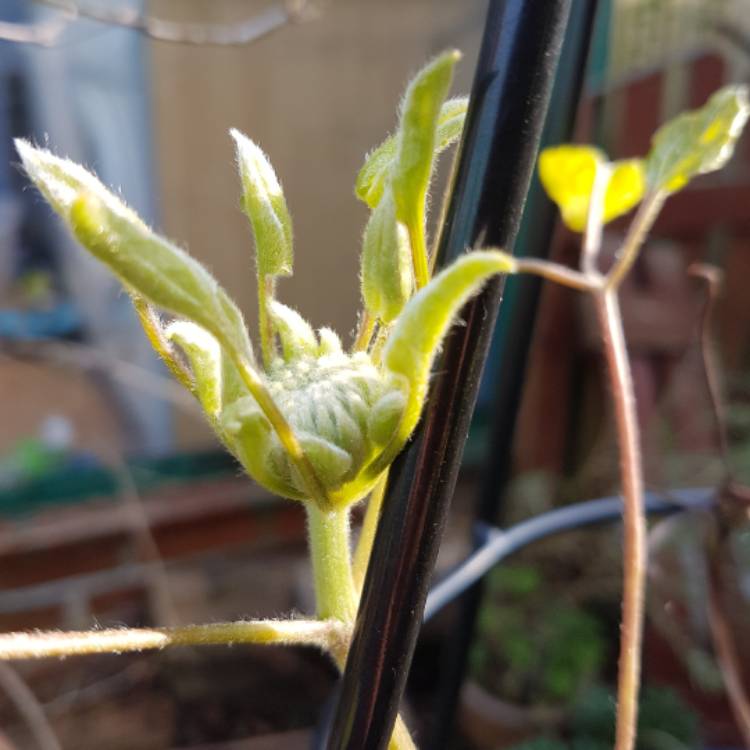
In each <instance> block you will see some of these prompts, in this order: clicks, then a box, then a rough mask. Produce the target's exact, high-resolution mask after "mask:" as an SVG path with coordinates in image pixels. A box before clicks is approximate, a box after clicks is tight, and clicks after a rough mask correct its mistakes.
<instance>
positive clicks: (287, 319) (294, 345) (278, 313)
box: [268, 300, 318, 362]
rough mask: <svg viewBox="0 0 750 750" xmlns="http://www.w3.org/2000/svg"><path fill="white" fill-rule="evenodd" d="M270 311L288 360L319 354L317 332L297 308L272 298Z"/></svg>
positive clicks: (282, 349) (285, 357)
mask: <svg viewBox="0 0 750 750" xmlns="http://www.w3.org/2000/svg"><path fill="white" fill-rule="evenodd" d="M268 312H269V313H270V315H271V320H272V321H273V324H274V327H275V328H276V331H277V332H278V334H279V338H280V339H281V351H282V352H283V354H284V359H285V360H286V361H287V362H289V361H290V360H292V359H297V358H299V357H304V356H307V357H316V356H317V354H318V342H317V339H316V338H315V332H314V331H313V329H312V327H311V326H310V324H309V323H308V322H307V321H306V320H305V319H304V318H303V317H302V316H301V315H300V314H299V313H298V312H297V311H296V310H293V309H292V308H291V307H287V306H286V305H282V304H281V302H277V301H276V300H272V301H271V303H270V304H269V306H268Z"/></svg>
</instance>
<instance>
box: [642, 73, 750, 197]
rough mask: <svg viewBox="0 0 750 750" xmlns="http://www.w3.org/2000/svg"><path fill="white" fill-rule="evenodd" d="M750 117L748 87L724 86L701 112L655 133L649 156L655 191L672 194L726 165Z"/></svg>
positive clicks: (649, 173) (649, 174) (649, 175)
mask: <svg viewBox="0 0 750 750" xmlns="http://www.w3.org/2000/svg"><path fill="white" fill-rule="evenodd" d="M749 114H750V102H748V88H747V86H736V85H731V86H725V87H724V88H722V89H719V90H718V91H717V92H716V93H715V94H714V95H713V96H712V97H711V98H710V99H709V100H708V102H707V103H706V104H705V105H704V106H703V107H701V108H700V109H696V110H693V111H692V112H685V113H684V114H681V115H679V116H677V117H675V118H674V119H673V120H670V122H668V123H666V124H665V125H662V127H660V128H659V130H657V131H656V133H655V134H654V137H653V139H652V142H651V151H650V153H649V155H648V163H647V170H646V171H647V178H648V184H649V187H650V188H651V189H652V190H666V191H668V192H670V193H672V192H675V191H677V190H680V189H681V188H683V187H684V186H685V185H686V184H687V183H688V181H689V180H690V179H691V178H693V177H695V176H697V175H699V174H704V173H706V172H713V171H715V170H717V169H721V167H723V166H724V164H726V162H727V161H728V160H729V158H730V157H731V156H732V153H733V151H734V145H735V143H736V142H737V139H738V138H739V136H740V134H741V133H742V129H743V127H744V125H745V122H746V121H747V118H748V115H749Z"/></svg>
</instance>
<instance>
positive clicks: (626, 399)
mask: <svg viewBox="0 0 750 750" xmlns="http://www.w3.org/2000/svg"><path fill="white" fill-rule="evenodd" d="M594 298H595V300H596V311H597V317H598V321H599V326H600V328H601V331H602V334H603V336H604V351H605V354H606V359H607V369H608V372H609V378H610V383H611V387H612V395H613V400H614V405H615V418H616V424H617V436H618V442H619V446H620V472H621V475H622V490H623V532H624V556H623V597H622V625H621V629H620V660H619V669H618V685H617V735H616V744H615V750H632V749H633V747H634V746H635V738H636V727H637V720H638V687H639V682H640V669H641V644H642V640H643V616H644V591H645V586H646V531H647V529H646V517H645V512H644V507H643V478H642V469H641V455H640V443H639V435H638V420H637V416H636V411H635V395H634V391H633V379H632V374H631V371H630V363H629V362H628V353H627V347H626V345H625V336H624V333H623V328H622V316H621V314H620V306H619V303H618V300H617V291H616V289H609V290H606V291H602V292H598V293H596V294H595V295H594Z"/></svg>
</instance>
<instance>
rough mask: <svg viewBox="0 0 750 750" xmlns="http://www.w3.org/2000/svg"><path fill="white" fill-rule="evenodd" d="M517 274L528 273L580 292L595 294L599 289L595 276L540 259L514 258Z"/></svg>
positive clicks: (599, 281)
mask: <svg viewBox="0 0 750 750" xmlns="http://www.w3.org/2000/svg"><path fill="white" fill-rule="evenodd" d="M513 261H514V263H515V270H516V272H517V273H530V274H533V275H534V276H542V277H543V278H545V279H548V280H549V281H554V282H555V283H557V284H562V285H563V286H567V287H570V288H571V289H578V290H579V291H582V292H596V291H598V290H599V289H601V285H602V284H601V280H600V279H598V278H597V277H596V276H592V275H589V274H585V273H581V272H579V271H576V270H574V269H572V268H567V267H566V266H561V265H560V264H559V263H554V262H551V261H548V260H542V259H541V258H514V259H513Z"/></svg>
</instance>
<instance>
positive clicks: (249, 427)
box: [221, 396, 306, 500]
mask: <svg viewBox="0 0 750 750" xmlns="http://www.w3.org/2000/svg"><path fill="white" fill-rule="evenodd" d="M221 427H222V431H223V433H224V435H225V436H226V439H227V441H228V442H229V445H230V447H231V448H232V451H233V452H234V454H235V455H236V456H237V458H238V459H239V460H240V462H241V463H242V465H243V467H244V468H245V471H246V472H247V473H248V474H249V475H250V476H251V477H252V478H253V479H255V481H256V482H258V484H261V485H263V487H265V488H266V489H267V490H270V491H271V492H273V493H275V494H277V495H281V496H282V497H288V498H290V499H291V500H305V499H306V497H305V494H304V493H303V492H300V491H299V490H298V489H297V488H296V487H294V486H293V485H292V484H291V482H289V483H287V482H285V481H284V480H283V479H282V478H281V476H280V472H279V471H277V470H275V469H274V468H273V467H271V466H270V465H269V464H270V458H271V452H272V449H273V446H274V444H275V445H278V441H277V440H276V438H275V435H274V434H273V432H272V429H271V425H270V424H269V422H268V420H267V419H266V418H265V416H264V415H263V413H262V412H261V410H260V407H259V406H258V404H257V403H256V402H255V400H254V399H253V398H252V396H246V397H245V398H241V399H239V400H237V401H235V402H234V403H233V404H231V405H230V406H229V407H227V408H226V409H225V410H224V411H223V412H222V414H221ZM278 447H279V449H281V446H280V445H279V446H278Z"/></svg>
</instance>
